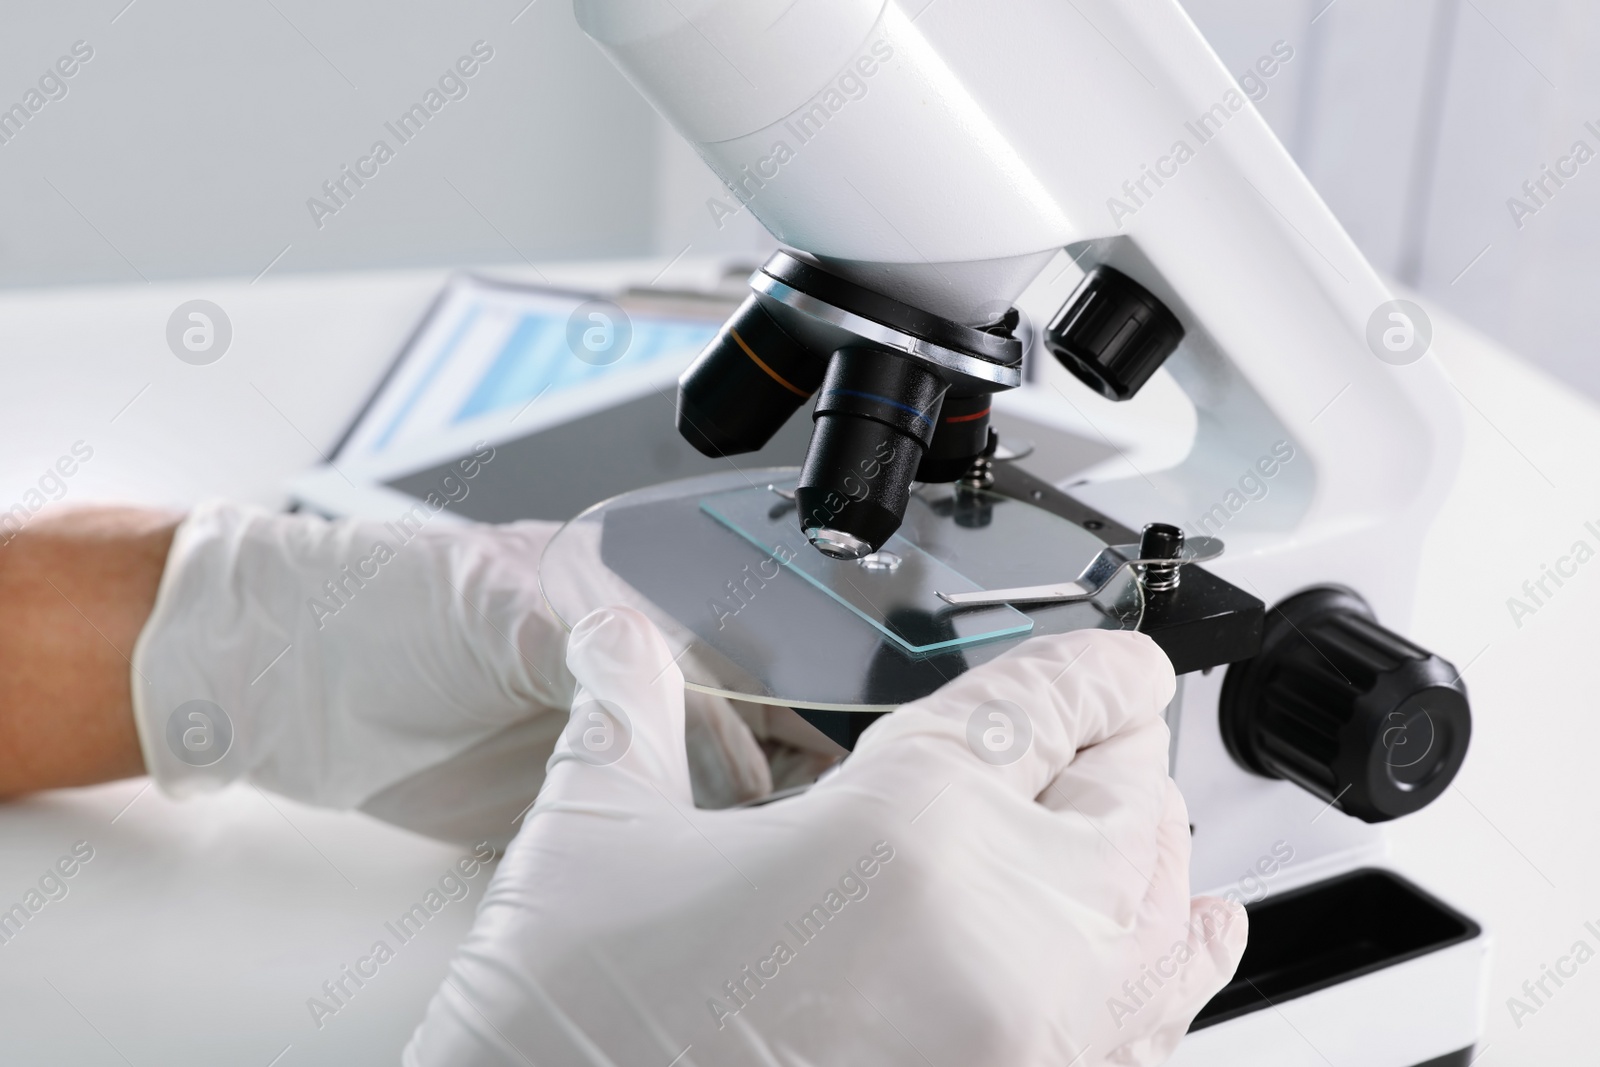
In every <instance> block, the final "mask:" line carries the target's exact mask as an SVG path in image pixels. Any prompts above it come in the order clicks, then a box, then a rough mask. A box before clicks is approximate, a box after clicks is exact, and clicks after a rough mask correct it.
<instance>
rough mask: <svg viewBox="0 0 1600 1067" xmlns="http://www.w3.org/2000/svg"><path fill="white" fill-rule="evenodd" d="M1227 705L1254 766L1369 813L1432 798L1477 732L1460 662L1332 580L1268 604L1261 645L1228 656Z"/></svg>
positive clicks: (1392, 811)
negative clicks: (1231, 659)
mask: <svg viewBox="0 0 1600 1067" xmlns="http://www.w3.org/2000/svg"><path fill="white" fill-rule="evenodd" d="M1219 713H1220V716H1221V727H1222V737H1223V741H1224V742H1225V743H1226V745H1227V746H1228V751H1229V752H1230V753H1231V754H1232V755H1233V758H1234V759H1235V760H1237V761H1238V762H1239V764H1240V765H1241V766H1243V767H1244V768H1245V769H1246V770H1249V771H1253V772H1254V773H1256V774H1260V775H1264V776H1266V777H1268V778H1286V779H1288V780H1289V781H1292V782H1295V783H1296V784H1298V785H1300V786H1302V787H1304V788H1305V789H1307V790H1309V791H1310V792H1312V793H1314V794H1316V795H1317V796H1319V797H1321V798H1322V799H1324V800H1326V801H1328V802H1329V803H1331V804H1334V805H1336V806H1337V807H1338V808H1339V809H1340V810H1341V811H1344V812H1345V813H1347V814H1349V815H1354V816H1355V817H1357V818H1359V819H1362V820H1364V821H1366V822H1384V821H1386V820H1388V819H1394V818H1398V817H1399V816H1401V815H1409V814H1410V813H1412V812H1414V811H1418V810H1420V809H1421V808H1424V807H1426V806H1427V805H1428V804H1430V803H1432V802H1433V801H1434V800H1435V799H1436V798H1437V797H1438V796H1439V795H1440V794H1441V793H1443V792H1444V791H1445V788H1446V787H1447V786H1449V784H1450V782H1451V779H1453V778H1454V777H1455V775H1456V771H1458V770H1459V769H1460V768H1461V763H1462V761H1463V760H1464V759H1466V755H1467V743H1468V741H1469V740H1470V739H1471V736H1472V715H1471V712H1470V710H1469V709H1468V706H1467V690H1466V686H1465V685H1464V684H1463V683H1462V681H1461V675H1460V673H1459V672H1458V671H1457V670H1456V669H1455V668H1454V667H1452V666H1451V665H1450V664H1449V663H1448V662H1447V661H1445V660H1443V659H1441V658H1440V657H1438V656H1436V655H1433V654H1432V653H1430V652H1427V651H1426V650H1424V649H1421V648H1418V647H1417V646H1416V645H1414V644H1412V643H1411V642H1409V641H1407V640H1405V639H1404V638H1402V637H1400V636H1398V635H1396V634H1394V633H1391V632H1390V631H1388V630H1386V629H1384V628H1383V627H1382V626H1379V625H1378V623H1377V621H1376V620H1375V619H1374V618H1373V615H1372V611H1371V609H1370V608H1368V607H1367V605H1366V602H1365V601H1363V600H1362V599H1361V598H1360V597H1359V596H1357V595H1356V594H1355V593H1353V592H1351V591H1350V590H1348V589H1343V588H1338V587H1334V586H1327V587H1322V588H1317V589H1312V590H1308V591H1307V592H1304V593H1298V594H1296V595H1295V596H1292V597H1290V598H1289V599H1288V600H1286V601H1284V602H1283V603H1282V604H1280V605H1278V607H1276V608H1274V609H1273V610H1272V611H1271V612H1269V613H1268V615H1267V622H1266V628H1265V632H1264V633H1263V635H1262V642H1261V652H1260V654H1259V655H1257V656H1256V657H1254V658H1253V659H1249V660H1245V661H1244V662H1242V663H1236V664H1234V665H1233V666H1231V667H1229V668H1228V676H1227V678H1226V680H1225V681H1224V682H1223V686H1222V699H1221V704H1220V706H1219Z"/></svg>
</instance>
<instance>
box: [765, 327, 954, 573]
mask: <svg viewBox="0 0 1600 1067" xmlns="http://www.w3.org/2000/svg"><path fill="white" fill-rule="evenodd" d="M948 388H949V386H948V385H947V384H946V383H945V382H944V381H943V380H942V379H941V378H940V377H939V376H938V375H937V374H935V373H933V371H931V370H929V369H928V368H927V367H925V366H924V365H923V364H921V363H916V362H913V361H912V360H909V359H904V358H902V357H899V356H896V355H894V354H892V353H890V352H887V351H885V350H882V349H876V348H844V349H840V350H839V351H838V352H835V353H834V354H833V358H832V359H831V360H830V361H829V362H828V371H827V375H826V376H825V377H824V379H823V382H822V389H821V392H820V393H819V394H818V396H817V406H816V408H815V410H814V411H813V413H812V419H813V420H814V422H815V426H814V427H813V429H812V432H811V445H810V447H809V448H807V450H806V462H805V466H804V467H803V468H802V469H801V471H800V483H799V485H798V486H797V487H796V489H795V503H796V504H797V505H798V507H799V514H800V529H801V530H802V531H803V532H804V533H805V535H806V537H807V538H808V539H810V541H811V543H812V544H813V545H815V546H816V547H817V549H818V550H819V551H821V552H822V553H824V554H825V555H829V556H833V557H835V558H836V559H860V558H861V557H862V556H865V555H867V554H869V553H872V552H876V551H877V550H878V549H879V548H882V547H883V543H884V542H885V541H887V540H888V539H889V538H890V536H891V535H893V533H894V532H895V530H897V529H899V528H900V521H901V520H902V519H903V518H904V517H905V513H906V504H907V502H908V501H909V500H910V497H911V482H912V479H913V478H914V477H915V476H916V473H917V467H918V465H919V464H921V463H922V459H923V455H924V453H925V452H926V450H927V447H928V443H929V442H930V441H931V440H933V436H934V428H935V427H936V426H937V424H938V420H939V410H940V406H941V403H942V401H943V400H944V394H945V391H946V390H947V389H948Z"/></svg>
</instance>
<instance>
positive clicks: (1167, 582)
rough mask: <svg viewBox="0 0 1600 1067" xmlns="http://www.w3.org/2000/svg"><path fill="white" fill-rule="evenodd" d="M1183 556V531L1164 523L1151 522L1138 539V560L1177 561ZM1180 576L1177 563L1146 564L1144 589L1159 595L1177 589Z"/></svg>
mask: <svg viewBox="0 0 1600 1067" xmlns="http://www.w3.org/2000/svg"><path fill="white" fill-rule="evenodd" d="M1182 555H1183V531H1182V530H1180V529H1179V528H1178V527H1176V526H1173V525H1171V524H1170V523H1165V522H1152V523H1150V524H1149V525H1147V526H1146V527H1145V528H1144V533H1143V534H1142V535H1141V536H1140V537H1139V558H1140V559H1143V560H1152V559H1171V560H1176V559H1179V558H1180V557H1181V556H1182ZM1180 574H1181V570H1180V565H1179V564H1177V563H1146V564H1145V568H1144V588H1145V591H1146V592H1149V593H1161V592H1165V591H1166V590H1168V589H1176V588H1178V578H1179V575H1180Z"/></svg>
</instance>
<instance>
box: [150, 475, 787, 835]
mask: <svg viewBox="0 0 1600 1067" xmlns="http://www.w3.org/2000/svg"><path fill="white" fill-rule="evenodd" d="M426 516H428V509H427V508H426V506H425V505H418V507H416V508H414V509H412V513H411V518H412V523H411V524H410V526H407V527H403V526H402V525H401V524H400V523H399V521H398V520H397V521H396V522H394V523H380V522H358V521H340V522H328V521H326V520H324V519H320V518H316V517H313V516H308V515H284V514H275V513H270V512H266V511H263V510H260V509H257V508H251V507H245V506H241V505H236V504H230V503H225V502H213V503H208V504H205V505H202V506H201V507H199V508H196V509H195V511H194V512H193V513H191V514H190V515H189V516H188V518H187V519H185V521H184V522H183V523H182V524H181V525H180V526H179V527H178V531H177V534H176V536H175V538H174V541H173V545H172V550H171V552H170V554H169V556H168V559H167V565H166V569H165V571H164V572H163V574H162V578H161V586H160V590H159V593H158V594H157V597H156V603H155V607H154V609H153V610H152V612H151V616H150V619H149V621H148V622H147V623H146V625H145V628H144V630H143V632H142V633H141V634H140V637H139V641H138V643H137V645H136V646H135V649H134V654H133V660H132V664H133V671H132V683H133V705H134V717H135V721H136V723H137V726H138V731H139V738H140V744H141V746H142V748H143V751H144V758H145V766H146V767H147V768H148V769H149V771H150V773H151V775H152V776H153V777H154V778H155V780H156V782H157V783H158V784H159V785H160V786H161V788H162V789H164V790H165V791H167V792H169V793H172V794H175V795H186V794H189V793H193V792H196V791H200V790H205V789H212V788H216V787H218V786H220V785H222V784H224V783H227V782H230V781H233V780H235V779H239V778H245V779H247V780H249V781H251V782H254V783H256V784H257V785H260V786H262V787H263V788H266V789H270V790H273V791H275V792H278V793H282V794H283V795H285V796H289V797H293V798H295V799H297V800H302V801H305V802H307V803H311V804H318V805H323V806H327V807H337V808H351V807H361V808H363V809H365V810H367V811H369V812H370V813H372V814H375V815H377V816H379V817H380V818H385V819H388V820H389V821H392V822H396V823H399V824H400V825H404V826H408V827H410V828H412V829H416V830H419V831H422V832H424V833H430V834H433V835H435V836H440V837H446V838H453V839H457V840H464V841H475V840H485V839H487V840H490V841H498V842H501V843H503V842H505V841H507V840H509V839H510V837H511V835H512V834H513V833H514V832H515V830H516V824H515V822H514V821H513V820H514V819H515V817H516V816H517V815H518V814H519V813H520V812H521V811H522V810H523V809H525V808H526V807H527V806H528V805H529V804H531V803H532V802H533V799H534V796H535V795H536V793H537V792H538V789H539V785H540V783H541V781H542V780H543V768H544V764H545V762H546V760H547V759H548V758H549V755H550V751H551V749H552V747H553V745H554V744H555V740H556V738H557V737H558V736H559V735H560V732H561V730H562V728H563V727H564V726H565V725H566V721H567V710H568V708H569V706H570V704H571V699H572V687H573V683H572V678H571V675H569V674H568V673H567V670H566V667H565V664H564V663H563V658H564V655H565V648H566V635H565V634H564V633H563V631H562V629H561V627H560V626H559V624H557V622H556V621H555V619H554V618H553V617H552V616H551V615H550V614H549V612H548V611H547V609H546V607H545V605H544V602H543V600H542V598H541V595H540V592H539V584H538V567H539V558H540V555H541V554H542V552H543V551H544V547H545V544H546V542H547V541H548V540H549V539H550V538H551V537H552V536H553V535H554V533H555V531H556V529H557V526H556V525H555V524H551V523H541V522H522V523H513V524H510V525H506V526H483V525H464V524H454V525H446V523H445V522H444V521H443V520H442V519H432V520H431V521H426V522H425V521H424V517H426ZM379 546H382V547H381V548H380V547H379ZM597 566H598V564H597ZM596 577H597V580H604V579H603V577H602V576H598V575H597V576H596ZM193 701H204V702H206V703H204V704H193V703H191V702H193ZM217 709H220V711H218V710H217ZM195 715H199V716H200V718H198V719H197V718H194V716H195ZM688 729H689V731H690V734H691V735H692V744H691V750H692V752H693V755H694V760H695V770H696V772H697V773H696V787H697V789H699V791H700V792H701V794H702V798H701V799H702V802H705V803H708V804H716V803H722V804H728V803H735V802H737V801H740V800H745V799H749V798H751V797H755V796H760V795H763V794H765V793H766V792H767V791H768V790H769V789H770V787H771V780H770V776H769V772H768V769H767V765H766V761H765V759H764V758H763V756H762V753H761V751H760V748H759V747H758V746H757V744H756V743H755V741H754V740H753V739H752V738H751V736H750V732H749V730H748V729H747V728H746V727H745V726H744V725H743V723H742V722H741V721H740V719H739V718H738V716H737V715H736V714H735V712H734V710H733V709H732V707H731V706H730V705H729V704H728V702H727V701H724V700H717V699H715V698H710V697H703V696H697V697H696V698H695V699H694V700H693V701H692V702H691V715H690V718H689V722H688ZM229 734H231V739H230V738H229V737H228V735H229ZM219 756H220V758H218V757H219ZM211 761H214V762H211Z"/></svg>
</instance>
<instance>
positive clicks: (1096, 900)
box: [404, 609, 1245, 1067]
mask: <svg viewBox="0 0 1600 1067" xmlns="http://www.w3.org/2000/svg"><path fill="white" fill-rule="evenodd" d="M567 662H568V665H569V666H570V667H571V669H572V672H573V674H574V675H575V676H576V678H577V680H578V682H579V689H578V693H577V696H576V698H575V701H574V710H573V716H572V725H571V726H569V728H568V729H567V731H566V732H565V733H564V734H563V735H562V739H561V740H560V742H558V744H557V746H556V751H555V754H554V756H553V757H552V758H551V763H550V768H549V773H548V777H547V779H546V784H545V789H544V792H543V793H542V794H541V796H540V798H539V801H538V803H537V804H536V805H535V807H534V809H533V811H532V812H531V813H530V815H529V816H528V818H527V819H526V820H525V821H524V826H523V829H522V831H521V832H520V834H519V835H518V836H517V839H516V840H515V841H514V842H513V843H512V845H511V848H510V850H509V851H508V852H507V854H506V856H505V858H504V859H503V860H502V861H501V864H500V867H499V870H498V872H497V873H496V874H495V877H494V879H493V881H492V882H491V883H490V886H489V888H488V890H487V892H486V894H485V897H484V900H483V902H482V904H481V906H480V907H479V910H478V916H477V920H476V923H475V924H474V926H473V929H472V932H471V934H470V935H469V936H468V938H467V940H466V941H465V942H464V943H463V945H462V947H461V949H460V952H459V954H458V955H457V957H456V959H455V960H454V962H453V963H452V964H451V967H450V973H449V975H448V976H447V978H446V980H445V982H444V984H443V985H442V986H441V987H440V989H439V991H438V993H436V994H435V996H434V999H433V1002H432V1003H431V1004H430V1006H429V1008H428V1012H427V1016H426V1018H425V1019H424V1021H423V1023H422V1025H421V1026H420V1027H419V1028H418V1030H417V1032H416V1034H415V1035H414V1036H413V1038H412V1041H411V1043H410V1045H409V1047H408V1048H407V1050H406V1053H405V1056H404V1062H405V1063H406V1064H408V1065H411V1067H423V1065H426V1067H432V1065H444V1064H449V1065H451V1067H478V1065H486V1064H497V1065H498V1064H529V1063H532V1064H538V1065H539V1067H558V1065H564V1064H574V1065H576V1064H582V1065H585V1067H595V1065H601V1064H655V1065H658V1067H667V1065H668V1064H673V1065H675V1067H687V1065H691V1064H696V1065H700V1067H710V1065H723V1064H728V1065H732V1064H740V1065H745V1064H761V1065H784V1067H810V1065H827V1067H847V1065H855V1064H859V1065H873V1067H884V1065H899V1064H904V1065H907V1067H927V1064H929V1063H938V1064H961V1065H964V1067H968V1065H970V1067H978V1065H983V1064H995V1065H1004V1067H1030V1065H1035V1064H1038V1065H1045V1064H1049V1065H1054V1067H1067V1065H1074V1067H1087V1065H1091V1064H1106V1063H1115V1064H1154V1063H1158V1062H1160V1061H1161V1060H1163V1059H1165V1058H1166V1056H1167V1055H1168V1054H1169V1053H1170V1052H1171V1050H1172V1049H1173V1047H1174V1046H1175V1045H1176V1043H1177V1041H1178V1039H1179V1038H1180V1037H1181V1036H1182V1034H1183V1033H1184V1031H1185V1030H1186V1028H1187V1024H1188V1022H1189V1021H1190V1019H1191V1018H1192V1017H1193V1016H1194V1014H1195V1013H1196V1012H1197V1011H1198V1010H1199V1009H1200V1007H1201V1006H1202V1005H1203V1004H1204V1003H1205V1002H1206V1000H1207V999H1209V998H1210V997H1211V995H1212V994H1213V993H1215V992H1216V990H1218V989H1219V988H1221V986H1222V985H1223V984H1224V982H1225V981H1226V980H1227V978H1228V977H1229V976H1230V975H1231V974H1232V972H1233V969H1234V967H1235V965H1236V964H1237V962H1238V959H1239V956H1240V953H1241V952H1242V951H1243V948H1244V941H1245V918H1244V912H1243V910H1242V909H1239V908H1238V907H1237V906H1234V905H1229V904H1225V903H1224V902H1222V901H1220V900H1214V899H1206V898H1201V899H1197V900H1196V901H1194V902H1192V903H1191V901H1190V899H1189V893H1188V861H1189V832H1188V826H1187V819H1186V815H1185V812H1184V807H1183V803H1182V801H1181V799H1180V798H1179V796H1178V794H1177V791H1176V788H1175V787H1174V786H1173V785H1172V783H1171V781H1170V780H1169V779H1168V777H1167V774H1166V769H1165V767H1166V748H1167V731H1166V727H1165V725H1164V724H1163V723H1162V722H1161V720H1160V718H1159V713H1160V710H1161V708H1162V707H1163V705H1165V704H1166V703H1167V701H1168V700H1169V699H1170V698H1171V696H1172V692H1173V676H1172V670H1171V667H1170V665H1169V664H1168V662H1167V660H1166V657H1165V656H1164V655H1163V654H1162V653H1161V652H1160V651H1159V650H1158V649H1157V648H1156V646H1155V645H1154V643H1153V642H1151V641H1150V640H1149V639H1148V638H1146V637H1144V636H1142V635H1139V634H1127V633H1108V632H1101V631H1088V632H1082V633H1076V634H1072V635H1067V636H1053V637H1044V638H1038V639H1035V640H1032V641H1029V642H1027V643H1025V644H1023V645H1021V646H1020V647H1019V648H1017V649H1016V650H1015V651H1013V652H1011V653H1009V654H1007V655H1005V656H1003V657H1001V658H999V659H997V660H995V661H993V662H991V663H988V664H985V665H983V666H980V667H977V668H975V669H973V670H972V671H970V672H968V673H967V674H965V675H963V676H962V677H960V678H958V679H957V680H956V681H954V682H953V683H951V684H950V685H948V686H946V687H945V688H943V689H941V690H940V691H939V692H937V693H935V694H934V695H932V696H930V697H928V698H926V699H924V700H920V701H918V702H916V703H914V704H909V705H907V706H905V707H903V708H901V709H900V710H899V711H897V712H896V713H894V714H893V715H890V716H887V717H885V718H883V719H881V720H879V721H878V722H877V723H875V724H874V725H873V726H872V727H871V729H869V730H868V731H867V732H866V733H865V734H864V735H863V737H862V739H861V742H860V744H859V746H858V748H857V749H856V751H855V752H854V754H852V755H851V756H850V758H849V759H848V760H846V761H845V763H844V764H843V765H842V766H841V768H840V769H839V770H838V771H837V772H835V773H834V774H833V775H831V776H829V777H827V778H825V779H823V780H822V781H821V783H820V784H818V785H816V786H815V787H813V788H812V789H811V790H810V791H809V792H807V793H805V794H803V795H801V796H799V797H795V798H793V799H789V800H782V801H778V802H775V803H772V804H769V805H766V806H763V807H756V808H745V809H738V810H729V811H698V810H695V809H694V807H693V806H692V804H691V802H690V795H689V778H688V772H687V769H686V767H685V762H684V750H683V743H682V740H681V739H682V736H683V726H682V723H683V715H684V711H683V703H682V699H681V684H680V682H679V680H678V678H677V670H676V668H675V667H674V666H673V664H672V663H671V661H670V659H669V657H668V651H667V647H666V645H665V643H664V642H663V641H662V639H661V637H660V635H659V634H658V633H657V632H656V631H655V629H654V628H653V627H652V626H651V625H650V624H649V623H648V621H646V620H645V619H644V617H643V616H641V615H639V614H638V613H636V612H633V611H630V610H627V609H612V610H607V611H600V612H596V613H595V614H593V615H591V616H589V617H588V618H587V619H585V620H583V622H581V623H580V624H579V625H578V626H577V628H576V629H575V630H574V631H573V634H572V639H571V642H570V645H569V650H568V660H567ZM996 701H1005V702H1009V703H1008V704H995V703H994V702H996ZM1016 709H1026V711H1025V713H1023V712H1020V711H1018V710H1016ZM995 711H1009V712H1010V714H1009V715H1008V716H1005V717H1004V718H1003V719H1000V720H996V719H991V718H989V715H990V713H991V712H995ZM975 717H976V728H975V729H974V728H972V727H971V726H970V725H969V724H972V723H973V722H974V720H975ZM1023 720H1025V722H1026V724H1027V725H1026V726H1023V727H1022V728H1021V729H1016V727H1017V726H1018V725H1019V722H1020V721H1023ZM1008 721H1009V722H1010V723H1011V724H1012V726H1013V728H1014V729H1013V734H1012V739H1013V740H1014V741H1015V740H1016V739H1018V738H1022V737H1023V735H1025V734H1026V733H1027V732H1028V729H1029V727H1031V735H1032V736H1031V741H1029V742H1028V743H1027V745H1026V749H1025V750H1023V746H1022V744H1020V743H1019V744H1016V745H1015V746H1014V747H1012V748H1010V749H1009V750H1007V747H1006V745H1005V743H1004V742H1005V740H1006V738H1005V736H1004V733H1005V731H1004V729H1003V727H1004V725H1005V723H1006V722H1008ZM986 729H999V730H1001V733H1000V735H990V738H989V740H988V742H987V743H986V742H985V741H984V739H983V733H984V730H986ZM997 747H998V748H999V749H1001V750H1002V752H1001V755H996V754H995V753H994V752H992V751H991V750H992V749H995V748H997ZM979 751H983V752H985V753H988V754H989V758H990V761H986V760H985V759H982V758H980V757H979V756H978V754H977V753H978V752H979ZM1006 755H1009V756H1010V757H1013V758H1014V759H1013V762H1009V763H998V764H997V763H996V762H993V761H994V760H997V759H1001V758H1002V757H1004V756H1006ZM608 760H609V761H611V762H607V761H608ZM1152 975H1159V977H1151V976H1152ZM1124 983H1127V984H1126V985H1124ZM1119 1004H1120V1008H1119V1007H1117V1005H1119Z"/></svg>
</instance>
